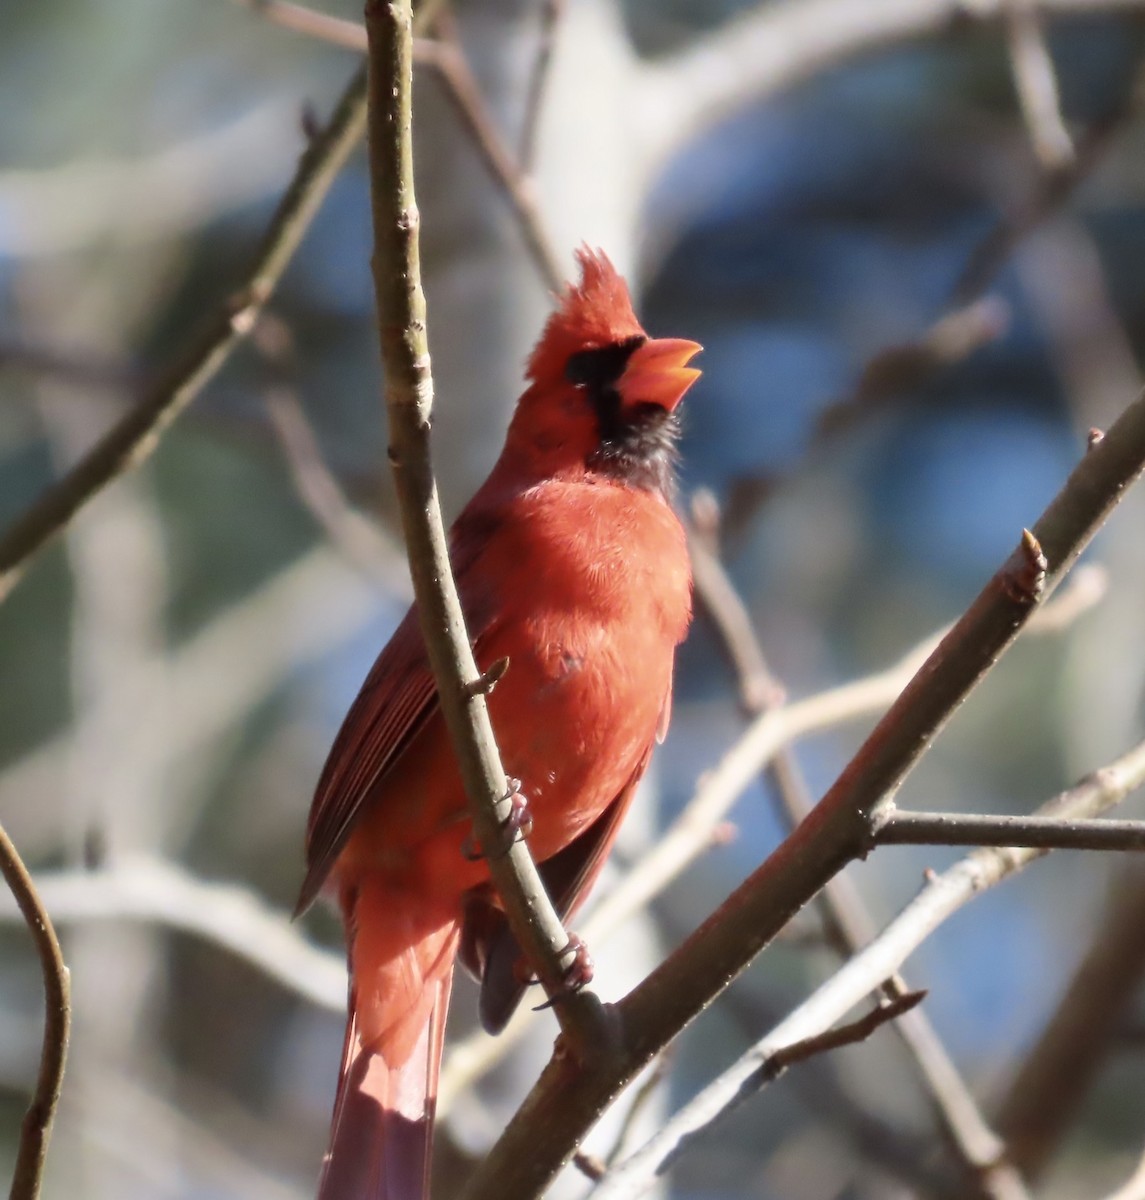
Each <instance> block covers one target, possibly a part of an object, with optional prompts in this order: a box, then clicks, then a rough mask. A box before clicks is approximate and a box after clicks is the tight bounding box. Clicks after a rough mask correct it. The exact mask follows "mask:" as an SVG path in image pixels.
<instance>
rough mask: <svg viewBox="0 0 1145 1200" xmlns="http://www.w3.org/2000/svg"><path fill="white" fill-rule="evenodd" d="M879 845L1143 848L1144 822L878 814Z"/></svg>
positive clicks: (916, 813)
mask: <svg viewBox="0 0 1145 1200" xmlns="http://www.w3.org/2000/svg"><path fill="white" fill-rule="evenodd" d="M880 822H881V823H880V824H879V825H878V828H877V830H876V832H875V844H876V845H880V846H895V845H897V846H1030V847H1034V846H1036V847H1040V848H1042V849H1045V850H1136V851H1140V850H1145V821H1090V820H1083V819H1081V818H1078V819H1075V820H1065V819H1064V818H1061V817H1012V816H1002V815H999V814H997V813H940V812H903V811H902V810H901V809H894V808H892V809H891V810H890V811H889V812H886V813H885V815H880Z"/></svg>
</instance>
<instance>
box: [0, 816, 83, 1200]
mask: <svg viewBox="0 0 1145 1200" xmlns="http://www.w3.org/2000/svg"><path fill="white" fill-rule="evenodd" d="M0 873H2V874H3V876H4V879H5V881H6V882H7V884H8V887H9V888H11V890H12V895H13V896H15V897H16V903H17V904H18V905H19V907H20V912H21V914H22V915H23V918H24V921H25V923H26V924H27V926H28V931H29V932H30V933H31V935H32V940H33V941H34V942H35V943H36V953H37V954H38V955H39V956H40V969H41V972H42V974H43V977H44V1040H43V1047H42V1049H41V1051H40V1070H39V1074H38V1076H37V1078H36V1088H35V1091H34V1092H33V1093H32V1103H31V1104H30V1105H29V1106H28V1111H27V1113H26V1114H25V1115H24V1122H23V1124H22V1125H21V1127H20V1144H19V1147H18V1149H17V1151H16V1166H15V1169H14V1170H13V1172H12V1189H11V1191H10V1192H9V1194H8V1195H9V1200H36V1197H37V1196H39V1194H40V1180H41V1178H42V1176H43V1173H44V1160H45V1158H46V1157H47V1153H48V1139H49V1138H50V1137H51V1133H52V1121H53V1119H54V1118H55V1115H56V1106H57V1104H59V1100H60V1089H61V1087H62V1086H63V1080H64V1064H65V1062H66V1060H67V1056H68V1038H69V1036H70V1032H71V1016H72V1013H71V984H70V980H69V978H68V969H67V967H66V966H65V965H64V956H63V953H62V952H61V950H60V943H59V940H58V939H57V937H56V931H55V929H54V928H53V927H52V922H51V918H50V917H49V916H48V911H47V909H46V908H45V907H44V905H43V902H42V901H41V900H40V897H39V896H38V895H37V893H36V888H35V885H34V884H33V883H32V877H31V876H30V875H29V874H28V869H27V867H25V866H24V863H23V860H22V859H21V858H20V855H19V854H18V853H17V850H16V847H15V846H14V845H13V844H12V840H11V839H10V838H9V837H8V834H7V833H6V832H5V831H4V829H2V828H0Z"/></svg>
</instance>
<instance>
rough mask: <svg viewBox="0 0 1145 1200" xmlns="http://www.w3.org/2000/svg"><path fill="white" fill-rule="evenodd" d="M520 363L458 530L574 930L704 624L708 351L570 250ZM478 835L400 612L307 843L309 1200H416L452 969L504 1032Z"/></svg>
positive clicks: (491, 897) (507, 1007)
mask: <svg viewBox="0 0 1145 1200" xmlns="http://www.w3.org/2000/svg"><path fill="white" fill-rule="evenodd" d="M577 257H578V260H579V263H580V267H581V272H582V279H581V283H580V286H579V287H574V286H571V285H570V286H569V287H567V288H566V289H565V291H564V293H563V295H562V296H561V297H560V298H559V307H558V308H557V309H556V311H554V312H553V313H552V314H551V316H550V317H549V319H548V323H547V324H546V326H545V328H544V332H543V334H542V336H541V339H540V342H539V343H538V344H537V347H536V349H535V350H534V352H533V354H532V356H531V358H530V359H529V363H528V370H527V376H528V379H529V381H530V384H529V387H528V389H527V390H526V391H525V393H524V394H523V395H522V396H521V398H520V400H519V401H518V403H517V408H516V412H515V413H514V416H513V419H512V422H511V423H510V426H509V431H508V435H507V437H506V440H505V448H504V450H503V451H502V452H501V457H500V458H499V459H498V461H497V463H496V465H495V466H494V468H493V471H492V473H491V474H490V476H489V478H488V479H487V480H486V481H485V483H484V485H483V486H482V487H481V488H480V490H479V491H478V492H477V494H476V495H475V496H474V498H473V499H472V500H471V501H470V503H469V505H468V506H467V507H466V509H465V510H464V512H463V513H462V514H461V516H460V517H459V518H458V520H457V522H456V524H455V525H454V527H453V530H452V534H451V543H450V545H451V555H452V561H453V569H454V572H455V574H456V577H457V586H458V589H459V592H460V595H461V600H462V604H463V606H464V609H465V615H466V619H467V622H468V627H469V633H470V636H471V638H472V639H473V648H474V652H475V655H476V658H477V663H478V666H479V667H480V668H481V669H482V670H488V668H489V667H490V666H491V665H492V664H493V663H496V662H498V660H500V659H503V658H504V659H507V660H508V669H507V671H506V672H505V675H504V677H503V678H502V679H501V680H500V681H499V682H498V683H497V686H496V688H495V690H494V691H493V692H492V693H491V695H490V697H489V710H490V716H491V719H492V722H493V728H494V730H495V732H496V735H497V741H498V744H499V747H500V750H501V755H502V759H503V761H504V764H505V769H506V771H507V773H508V774H509V775H510V776H511V777H512V778H513V780H514V783H515V784H518V787H517V790H518V792H519V793H520V794H521V795H522V796H524V797H525V798H526V801H527V805H528V809H527V811H528V815H529V818H531V828H530V829H529V833H528V839H529V847H530V849H531V851H532V853H533V857H534V858H535V859H536V861H537V862H538V863H539V864H540V870H541V874H542V876H543V877H544V879H545V883H546V886H547V887H548V889H549V892H550V895H551V896H552V898H553V902H554V904H555V905H556V907H557V909H558V911H559V912H560V913H561V914H562V916H564V917H567V916H569V915H570V914H571V913H572V912H574V911H575V909H576V908H577V906H578V905H579V904H580V903H581V902H582V901H583V899H584V896H585V894H586V892H587V890H588V888H589V887H590V886H591V885H592V883H593V881H594V880H595V878H596V876H597V875H598V874H599V872H600V869H601V867H602V866H603V864H604V859H605V857H606V856H607V854H608V851H609V849H610V847H611V845H612V842H613V840H614V839H615V837H616V834H617V830H618V828H619V825H620V821H621V818H622V817H623V816H624V813H625V811H626V810H627V808H628V806H629V802H630V801H631V799H632V795H633V792H634V791H635V788H636V784H637V783H638V782H639V780H640V777H641V776H642V775H643V774H644V771H645V768H646V767H647V766H648V760H649V758H650V757H651V754H652V748H653V744H654V743H655V742H656V741H658V740H662V738H663V736H664V733H665V730H666V728H667V724H668V716H669V710H670V707H671V697H672V666H673V659H674V654H675V648H676V645H677V644H678V643H679V642H680V641H681V639H682V638H683V636H684V633H685V631H686V630H687V627H688V622H689V620H690V617H691V573H690V570H689V565H688V555H687V550H686V548H685V541H684V532H683V529H682V528H681V526H680V522H679V520H678V519H677V518H676V516H675V514H674V512H673V510H672V506H671V496H672V491H673V474H674V463H675V457H676V440H677V429H678V426H677V418H676V415H675V410H676V406H677V405H678V404H679V402H680V399H681V397H682V396H683V395H684V393H685V392H686V391H687V390H688V388H689V387H690V386H691V384H692V383H693V382H694V381H695V380H696V378H697V377H698V376H699V374H700V372H699V371H697V370H695V369H693V368H691V367H689V366H688V365H687V364H688V362H689V361H690V360H691V358H692V357H693V355H695V354H696V352H697V351H698V350H699V349H700V347H699V346H698V345H697V344H696V343H695V342H689V341H683V340H678V339H672V338H657V339H653V338H649V337H648V335H647V334H646V333H645V332H644V330H643V329H642V328H641V327H640V324H639V322H638V321H637V320H636V317H635V315H634V313H633V311H632V303H631V300H630V299H629V295H628V289H627V287H626V286H625V283H624V280H623V279H622V278H621V277H620V275H619V274H617V272H616V270H615V268H614V267H613V266H612V264H611V263H610V262H609V260H608V259H607V258H606V257H605V256H604V255H603V254H602V253H599V252H592V251H589V250H588V249H587V248H584V249H582V250H581V251H579V253H578V256H577ZM471 832H472V827H471V824H470V821H469V818H468V815H467V808H466V801H465V794H464V791H463V789H462V784H461V778H460V775H459V772H458V769H457V765H456V762H455V760H454V757H453V754H452V751H451V748H450V743H449V738H448V735H447V733H446V728H445V723H444V721H443V719H442V716H441V713H440V711H439V709H438V704H437V697H436V693H435V690H434V682H433V676H432V674H431V672H430V668H429V664H428V660H427V657H426V653H425V649H424V645H423V642H422V637H421V633H420V631H419V628H418V623H417V615H416V613H415V612H414V611H413V610H412V609H411V610H410V612H409V613H407V614H406V617H405V619H404V620H403V621H402V623H401V624H400V625H399V626H398V628H397V631H396V632H395V633H394V635H393V637H392V638H391V640H390V642H389V643H388V645H387V646H386V647H385V649H384V650H383V651H382V652H381V654H380V655H379V657H378V660H377V662H376V663H375V664H374V667H373V669H372V670H371V671H370V674H369V676H368V678H367V679H366V682H365V684H364V685H363V686H362V690H361V692H360V693H359V695H358V698H357V699H356V700H355V701H354V704H353V707H352V708H351V709H350V712H349V714H348V715H347V717H346V720H345V722H344V723H343V725H342V729H341V732H340V733H339V734H338V737H337V740H336V741H335V743H334V747H333V749H332V750H331V752H330V757H329V759H328V760H327V762H326V766H325V769H324V770H323V772H322V777H321V779H320V781H319V783H318V789H317V792H316V794H315V797H314V803H313V806H312V808H311V812H310V820H309V825H308V828H307V840H306V857H307V872H306V878H305V882H304V883H303V885H302V892H301V896H300V898H299V902H298V911H299V912H302V911H303V910H304V909H306V908H307V907H308V906H309V905H310V903H311V902H312V901H313V900H314V898H315V897H316V896H317V894H318V893H319V891H320V890H322V889H323V888H326V889H328V890H329V891H330V892H331V893H332V894H333V895H334V896H336V897H337V899H338V901H339V903H340V905H341V909H342V914H343V918H344V921H345V926H346V936H347V941H348V954H349V965H350V995H349V1020H348V1024H347V1029H346V1040H345V1044H344V1048H343V1052H342V1068H341V1074H340V1076H339V1081H338V1092H337V1099H336V1100H335V1103H334V1115H333V1124H332V1129H331V1134H330V1149H329V1151H328V1153H327V1156H326V1159H325V1165H324V1168H323V1172H322V1179H321V1183H320V1185H319V1200H424V1197H425V1196H426V1194H427V1188H428V1174H429V1163H428V1160H429V1151H430V1139H431V1133H432V1122H433V1109H434V1101H435V1097H436V1093H437V1076H438V1070H439V1066H440V1061H441V1049H442V1038H443V1032H444V1026H445V1014H446V1007H447V1005H448V1002H449V992H450V986H451V983H452V978H453V964H454V960H455V958H457V957H458V956H460V958H461V960H462V962H463V963H464V964H465V965H466V966H467V967H468V968H469V969H471V970H472V971H473V972H474V973H475V974H476V975H477V976H478V977H479V978H480V979H481V1004H480V1007H481V1016H482V1020H483V1022H484V1024H485V1026H486V1028H488V1029H490V1030H491V1031H494V1032H495V1031H497V1030H498V1029H500V1028H501V1027H502V1026H503V1025H504V1023H505V1022H506V1021H507V1020H508V1017H509V1016H510V1014H511V1013H512V1011H513V1008H514V1007H515V1006H516V1004H517V1001H518V1000H519V999H520V996H521V993H522V990H523V984H522V983H521V982H520V978H521V972H520V963H519V958H520V951H519V950H518V948H517V945H516V942H515V941H514V939H513V936H512V934H511V933H510V932H509V928H508V924H507V922H506V919H505V916H504V914H503V912H502V911H501V908H500V906H499V903H498V899H497V895H496V893H495V892H494V890H493V888H492V885H491V883H490V881H489V872H488V867H487V865H486V863H485V862H484V861H482V860H481V859H480V858H479V857H477V856H476V855H475V854H474V853H473V851H472V842H471Z"/></svg>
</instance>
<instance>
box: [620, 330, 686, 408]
mask: <svg viewBox="0 0 1145 1200" xmlns="http://www.w3.org/2000/svg"><path fill="white" fill-rule="evenodd" d="M702 349H703V346H701V345H700V344H699V342H689V341H687V340H686V339H685V338H649V339H648V341H646V342H645V343H644V344H643V345H642V346H641V347H640V348H639V349H638V350H636V351H635V353H634V354H633V355H632V357H631V358H630V359H629V360H628V365H627V366H626V367H625V368H624V374H623V375H622V376H621V377H620V382H619V384H618V385H617V387H618V390H619V392H620V394H621V396H622V397H623V398H624V403H625V404H626V405H632V404H659V405H660V406H661V407H662V408H664V409H666V410H667V411H668V412H671V411H672V410H673V409H674V408H675V407H676V405H677V404H679V403H680V401H681V400H682V399H683V397H684V393H685V392H686V391H687V390H688V388H690V387H691V386H692V384H693V383H695V382H696V380H697V379H699V377H700V374H701V372H700V371H698V370H696V368H695V367H689V366H688V363H689V362H691V361H692V359H693V358H694V357H695V356H696V355H697V354H699V352H700V351H701V350H702Z"/></svg>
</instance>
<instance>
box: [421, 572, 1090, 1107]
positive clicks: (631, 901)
mask: <svg viewBox="0 0 1145 1200" xmlns="http://www.w3.org/2000/svg"><path fill="white" fill-rule="evenodd" d="M1104 594H1105V583H1104V572H1103V571H1102V570H1101V568H1099V567H1096V566H1088V567H1083V568H1081V569H1079V570H1078V571H1076V572H1075V573H1074V576H1073V578H1072V579H1071V580H1070V581H1069V583H1068V584H1067V586H1066V587H1064V588H1063V589H1062V590H1061V592H1059V594H1058V595H1056V596H1055V597H1054V598H1053V600H1052V601H1051V602H1050V603H1049V604H1047V605H1046V607H1045V608H1043V609H1041V610H1040V611H1039V612H1037V613H1036V614H1035V615H1034V617H1033V618H1032V619H1031V621H1030V624H1029V626H1028V628H1027V633H1028V634H1031V635H1032V634H1035V633H1038V634H1040V633H1049V632H1057V631H1059V630H1061V629H1064V628H1066V627H1067V626H1068V625H1069V624H1070V623H1071V622H1072V621H1074V620H1076V619H1077V618H1078V617H1079V616H1081V615H1082V614H1083V613H1085V612H1088V611H1089V610H1090V609H1091V608H1092V607H1093V605H1094V604H1096V603H1097V602H1098V601H1099V600H1100V599H1101V597H1102V596H1103V595H1104ZM945 632H946V631H945V630H942V631H940V632H939V633H937V634H934V635H932V636H931V637H929V638H927V639H926V640H925V641H923V642H920V643H919V644H918V645H917V646H915V647H914V648H913V649H912V650H910V651H909V652H908V653H907V654H905V655H904V656H903V657H902V659H900V661H899V662H897V663H895V664H894V665H893V666H891V667H889V668H887V669H886V670H884V671H880V672H877V673H876V674H874V675H870V676H867V677H865V678H863V679H858V680H855V681H853V682H851V683H846V684H843V685H841V686H840V687H836V688H831V689H829V690H827V691H825V692H820V693H818V694H816V695H814V696H808V697H807V698H806V699H804V700H798V701H794V702H793V703H790V704H788V705H786V706H785V707H783V708H780V709H777V710H775V711H772V712H768V713H765V714H763V715H762V716H761V717H759V718H757V719H756V721H754V722H753V723H752V725H751V726H750V727H749V728H748V729H747V730H746V731H745V732H744V734H743V735H742V736H741V738H740V739H739V741H737V742H736V744H735V745H734V746H733V747H732V748H731V749H730V750H729V751H728V752H727V753H726V754H725V756H724V757H723V759H721V761H720V762H719V763H718V764H717V765H716V767H715V768H714V769H713V770H712V771H710V772H709V773H707V774H706V775H705V776H704V777H703V778H702V779H701V780H700V783H699V785H698V786H697V788H696V792H695V794H694V795H693V796H692V798H691V800H689V801H688V803H687V804H686V805H685V807H684V809H683V811H682V812H681V813H680V814H679V816H677V818H676V819H675V820H674V821H673V822H672V824H671V825H670V826H669V827H668V829H666V830H665V832H664V833H663V835H662V836H661V837H659V838H658V839H657V841H656V843H655V845H653V846H651V847H650V848H649V849H648V851H647V853H645V854H642V855H641V856H640V860H639V862H638V863H637V864H636V865H635V866H634V867H633V869H632V870H631V871H629V872H628V873H627V874H626V875H625V876H624V878H623V879H621V880H620V882H619V883H618V884H617V885H616V886H615V887H614V888H613V889H612V891H611V892H609V893H608V894H607V895H605V896H604V897H603V898H602V899H601V900H600V901H599V902H598V903H597V904H596V905H595V906H594V907H593V908H592V909H591V911H590V912H589V914H588V919H587V920H586V921H585V922H584V925H583V928H582V931H581V932H582V934H583V936H584V938H585V940H586V941H588V942H589V943H590V944H591V943H593V942H596V941H599V940H600V939H601V938H604V937H607V936H608V935H609V934H610V933H611V932H612V931H613V930H615V929H618V928H620V926H621V925H623V923H624V922H625V921H627V920H628V919H629V918H630V917H631V916H633V914H635V913H637V912H639V911H641V910H642V909H643V908H644V907H645V906H646V905H647V904H648V903H649V901H651V900H653V899H654V898H655V897H656V896H658V895H660V893H661V892H663V891H665V890H666V889H667V888H668V886H669V885H670V884H671V883H672V882H673V881H674V880H675V879H677V878H679V876H680V875H681V874H683V872H684V871H685V870H687V868H688V867H689V866H691V864H692V863H694V862H695V861H696V859H698V858H699V857H700V856H701V855H702V854H704V853H705V851H706V850H708V848H710V847H711V846H712V844H713V841H714V840H715V839H717V838H718V836H719V831H720V829H721V828H722V826H723V823H724V821H725V820H726V818H727V815H728V812H729V811H730V810H731V808H732V805H733V804H735V802H736V800H737V799H738V798H739V795H740V793H741V792H742V791H743V789H744V788H745V787H746V786H747V785H748V783H749V782H750V781H751V780H752V778H754V776H755V775H756V774H758V772H759V771H760V770H761V769H763V768H764V767H765V766H766V765H767V764H768V763H769V762H770V761H771V759H772V758H773V757H774V755H775V754H776V753H777V752H778V751H779V750H781V749H782V748H783V747H784V746H787V745H789V744H790V743H791V742H794V741H796V740H798V739H799V738H801V737H806V736H808V735H810V734H814V733H819V732H822V731H824V730H826V729H830V728H833V727H835V726H837V725H842V724H844V723H845V722H847V721H853V720H860V719H862V718H863V717H869V716H875V715H877V714H879V713H881V712H884V711H885V710H886V709H887V707H888V706H889V705H890V704H891V703H893V701H894V699H895V697H896V696H898V694H899V693H900V692H901V691H902V690H903V688H904V687H905V686H906V685H907V684H908V683H909V682H910V680H911V677H912V676H913V675H914V674H915V673H916V671H918V669H919V667H921V666H922V664H923V663H924V662H925V661H926V659H927V656H928V655H929V654H930V653H931V652H932V651H933V649H934V647H935V646H936V645H937V644H938V643H939V641H940V640H941V639H942V637H943V635H944V634H945ZM534 1019H535V1018H534V1016H533V1014H532V1013H530V1012H529V1011H527V1010H526V1009H524V1008H522V1009H519V1010H518V1012H517V1013H516V1014H515V1015H514V1017H513V1019H512V1020H511V1021H510V1022H509V1024H508V1026H506V1028H505V1029H504V1030H503V1031H502V1033H501V1034H500V1036H498V1037H497V1038H491V1037H489V1036H488V1035H487V1034H485V1033H483V1032H478V1033H474V1034H471V1035H470V1036H469V1037H467V1038H465V1039H464V1040H463V1041H461V1042H458V1043H457V1044H456V1045H455V1046H454V1047H453V1048H452V1049H451V1050H450V1052H449V1055H448V1057H447V1059H446V1062H445V1065H444V1067H443V1069H442V1073H441V1080H440V1084H439V1089H438V1110H439V1111H440V1112H444V1111H446V1110H447V1109H448V1108H449V1106H450V1105H451V1104H452V1103H453V1101H454V1099H455V1098H456V1097H457V1096H458V1095H459V1094H460V1093H461V1092H462V1091H464V1090H465V1088H467V1087H468V1086H469V1085H470V1084H471V1083H473V1082H474V1081H475V1080H477V1079H479V1078H480V1077H481V1076H482V1075H484V1074H485V1073H486V1072H487V1071H488V1070H490V1069H491V1068H492V1067H493V1066H494V1065H495V1064H496V1063H498V1062H500V1061H501V1059H502V1058H504V1056H505V1055H506V1054H507V1053H508V1052H509V1051H510V1050H511V1049H512V1048H513V1046H515V1045H516V1044H517V1043H518V1042H519V1041H520V1039H521V1038H522V1037H523V1035H524V1034H525V1033H526V1032H527V1031H528V1029H529V1028H530V1027H531V1025H532V1022H533V1020H534Z"/></svg>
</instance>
